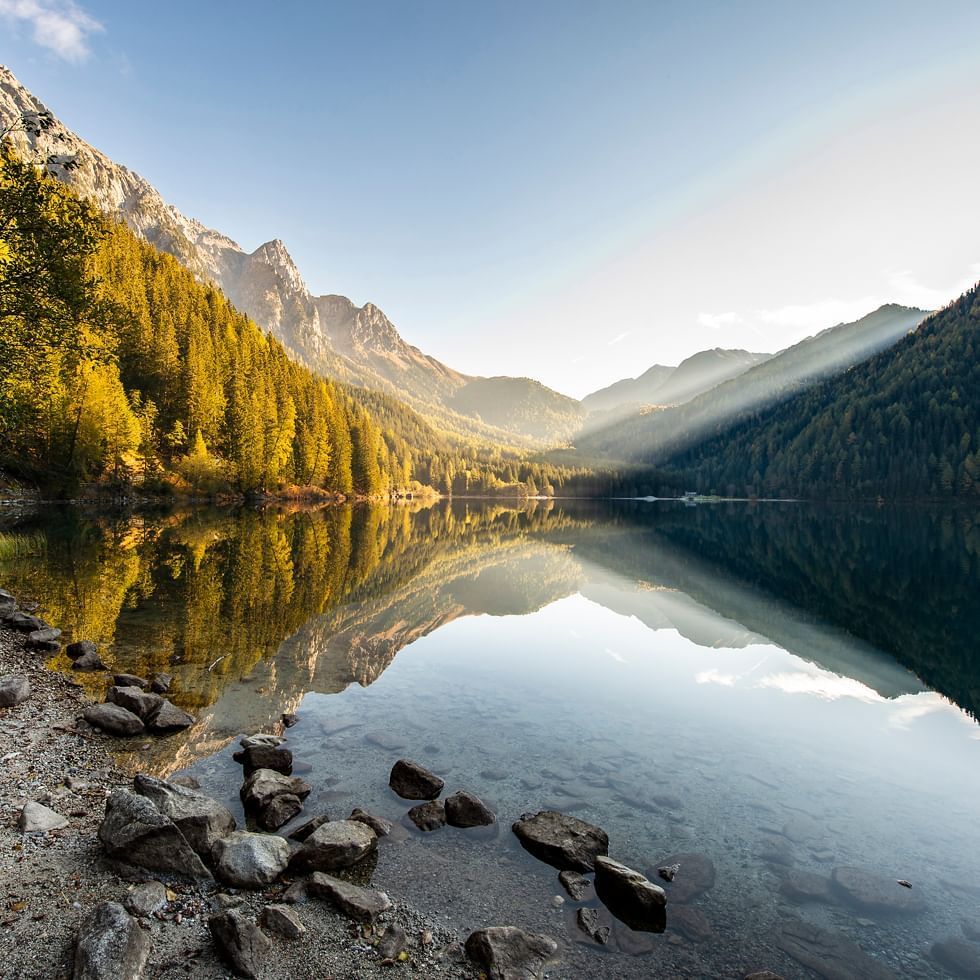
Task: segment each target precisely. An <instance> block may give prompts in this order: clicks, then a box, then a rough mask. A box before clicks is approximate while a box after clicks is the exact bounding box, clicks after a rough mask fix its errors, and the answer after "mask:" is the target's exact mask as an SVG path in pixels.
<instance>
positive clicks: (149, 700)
mask: <svg viewBox="0 0 980 980" xmlns="http://www.w3.org/2000/svg"><path fill="white" fill-rule="evenodd" d="M105 699H106V701H107V702H109V703H110V704H118V705H119V707H120V708H125V709H126V710H127V711H131V712H132V713H133V714H134V715H137V716H138V717H139V718H140V719H141V720H142V721H144V722H145V721H147V719H149V718H152V717H153V714H154V712H156V711H158V710H159V709H160V705H162V704H163V698H161V697H160V695H159V694H150V693H149V692H148V691H142V690H140V689H139V688H138V687H120V686H118V685H117V686H114V687H110V688H109V690H108V691H106V695H105Z"/></svg>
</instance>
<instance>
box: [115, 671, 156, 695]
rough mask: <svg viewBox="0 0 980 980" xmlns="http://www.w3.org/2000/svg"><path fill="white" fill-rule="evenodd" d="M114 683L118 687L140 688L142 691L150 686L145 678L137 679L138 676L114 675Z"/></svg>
mask: <svg viewBox="0 0 980 980" xmlns="http://www.w3.org/2000/svg"><path fill="white" fill-rule="evenodd" d="M112 683H113V684H114V685H115V686H116V687H138V688H139V689H140V690H141V691H145V690H146V689H147V687H149V686H150V682H149V681H148V680H147V679H146V678H145V677H137V676H136V674H113V675H112Z"/></svg>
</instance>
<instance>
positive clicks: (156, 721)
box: [147, 701, 195, 735]
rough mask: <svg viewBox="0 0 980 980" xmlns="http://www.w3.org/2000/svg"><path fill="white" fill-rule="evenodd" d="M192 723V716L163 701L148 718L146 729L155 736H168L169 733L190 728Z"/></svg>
mask: <svg viewBox="0 0 980 980" xmlns="http://www.w3.org/2000/svg"><path fill="white" fill-rule="evenodd" d="M194 721H195V718H194V716H193V715H189V714H188V713H187V712H186V711H183V710H181V709H180V708H178V707H177V705H175V704H173V703H172V702H170V701H164V702H163V704H161V705H160V707H159V708H158V709H157V710H156V712H154V714H153V715H152V716H151V717H150V720H149V722H148V723H147V728H149V729H150V731H151V732H154V733H156V734H157V735H168V734H170V733H171V732H179V731H182V730H183V729H185V728H190V727H191V725H193V724H194Z"/></svg>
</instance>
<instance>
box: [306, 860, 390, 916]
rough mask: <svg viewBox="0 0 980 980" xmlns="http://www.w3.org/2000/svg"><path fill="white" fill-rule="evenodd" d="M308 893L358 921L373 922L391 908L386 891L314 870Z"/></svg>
mask: <svg viewBox="0 0 980 980" xmlns="http://www.w3.org/2000/svg"><path fill="white" fill-rule="evenodd" d="M306 891H307V894H309V895H311V896H313V897H314V898H321V899H323V900H324V901H326V902H329V903H330V905H332V906H333V907H334V908H335V909H336V910H337V911H338V912H340V913H342V914H343V915H346V916H347V917H348V918H349V919H356V920H357V921H358V922H373V921H374V919H375V918H376V917H377V916H378V915H380V914H381V913H382V912H386V911H387V910H388V909H390V908H391V900H390V899H389V898H388V896H387V895H386V894H385V893H384V892H379V891H375V890H374V889H373V888H362V887H361V886H360V885H352V884H351V883H350V882H349V881H341V880H340V879H339V878H334V877H333V876H331V875H327V874H323V873H322V872H320V871H314V872H313V874H312V875H310V878H309V881H307V883H306Z"/></svg>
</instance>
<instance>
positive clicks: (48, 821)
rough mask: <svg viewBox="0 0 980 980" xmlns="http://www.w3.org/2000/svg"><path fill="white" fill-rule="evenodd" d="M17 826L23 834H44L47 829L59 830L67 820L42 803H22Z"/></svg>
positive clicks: (65, 825)
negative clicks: (22, 806) (22, 807)
mask: <svg viewBox="0 0 980 980" xmlns="http://www.w3.org/2000/svg"><path fill="white" fill-rule="evenodd" d="M17 826H18V827H19V828H20V830H21V833H24V834H46V833H47V832H48V831H49V830H61V828H62V827H67V826H68V821H67V820H66V819H65V818H64V817H63V816H62V815H61V814H60V813H55V812H54V810H50V809H48V807H46V806H44V805H43V804H42V803H34V802H33V801H32V802H30V803H25V804H24V809H23V810H21V811H20V817H19V818H18V821H17Z"/></svg>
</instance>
